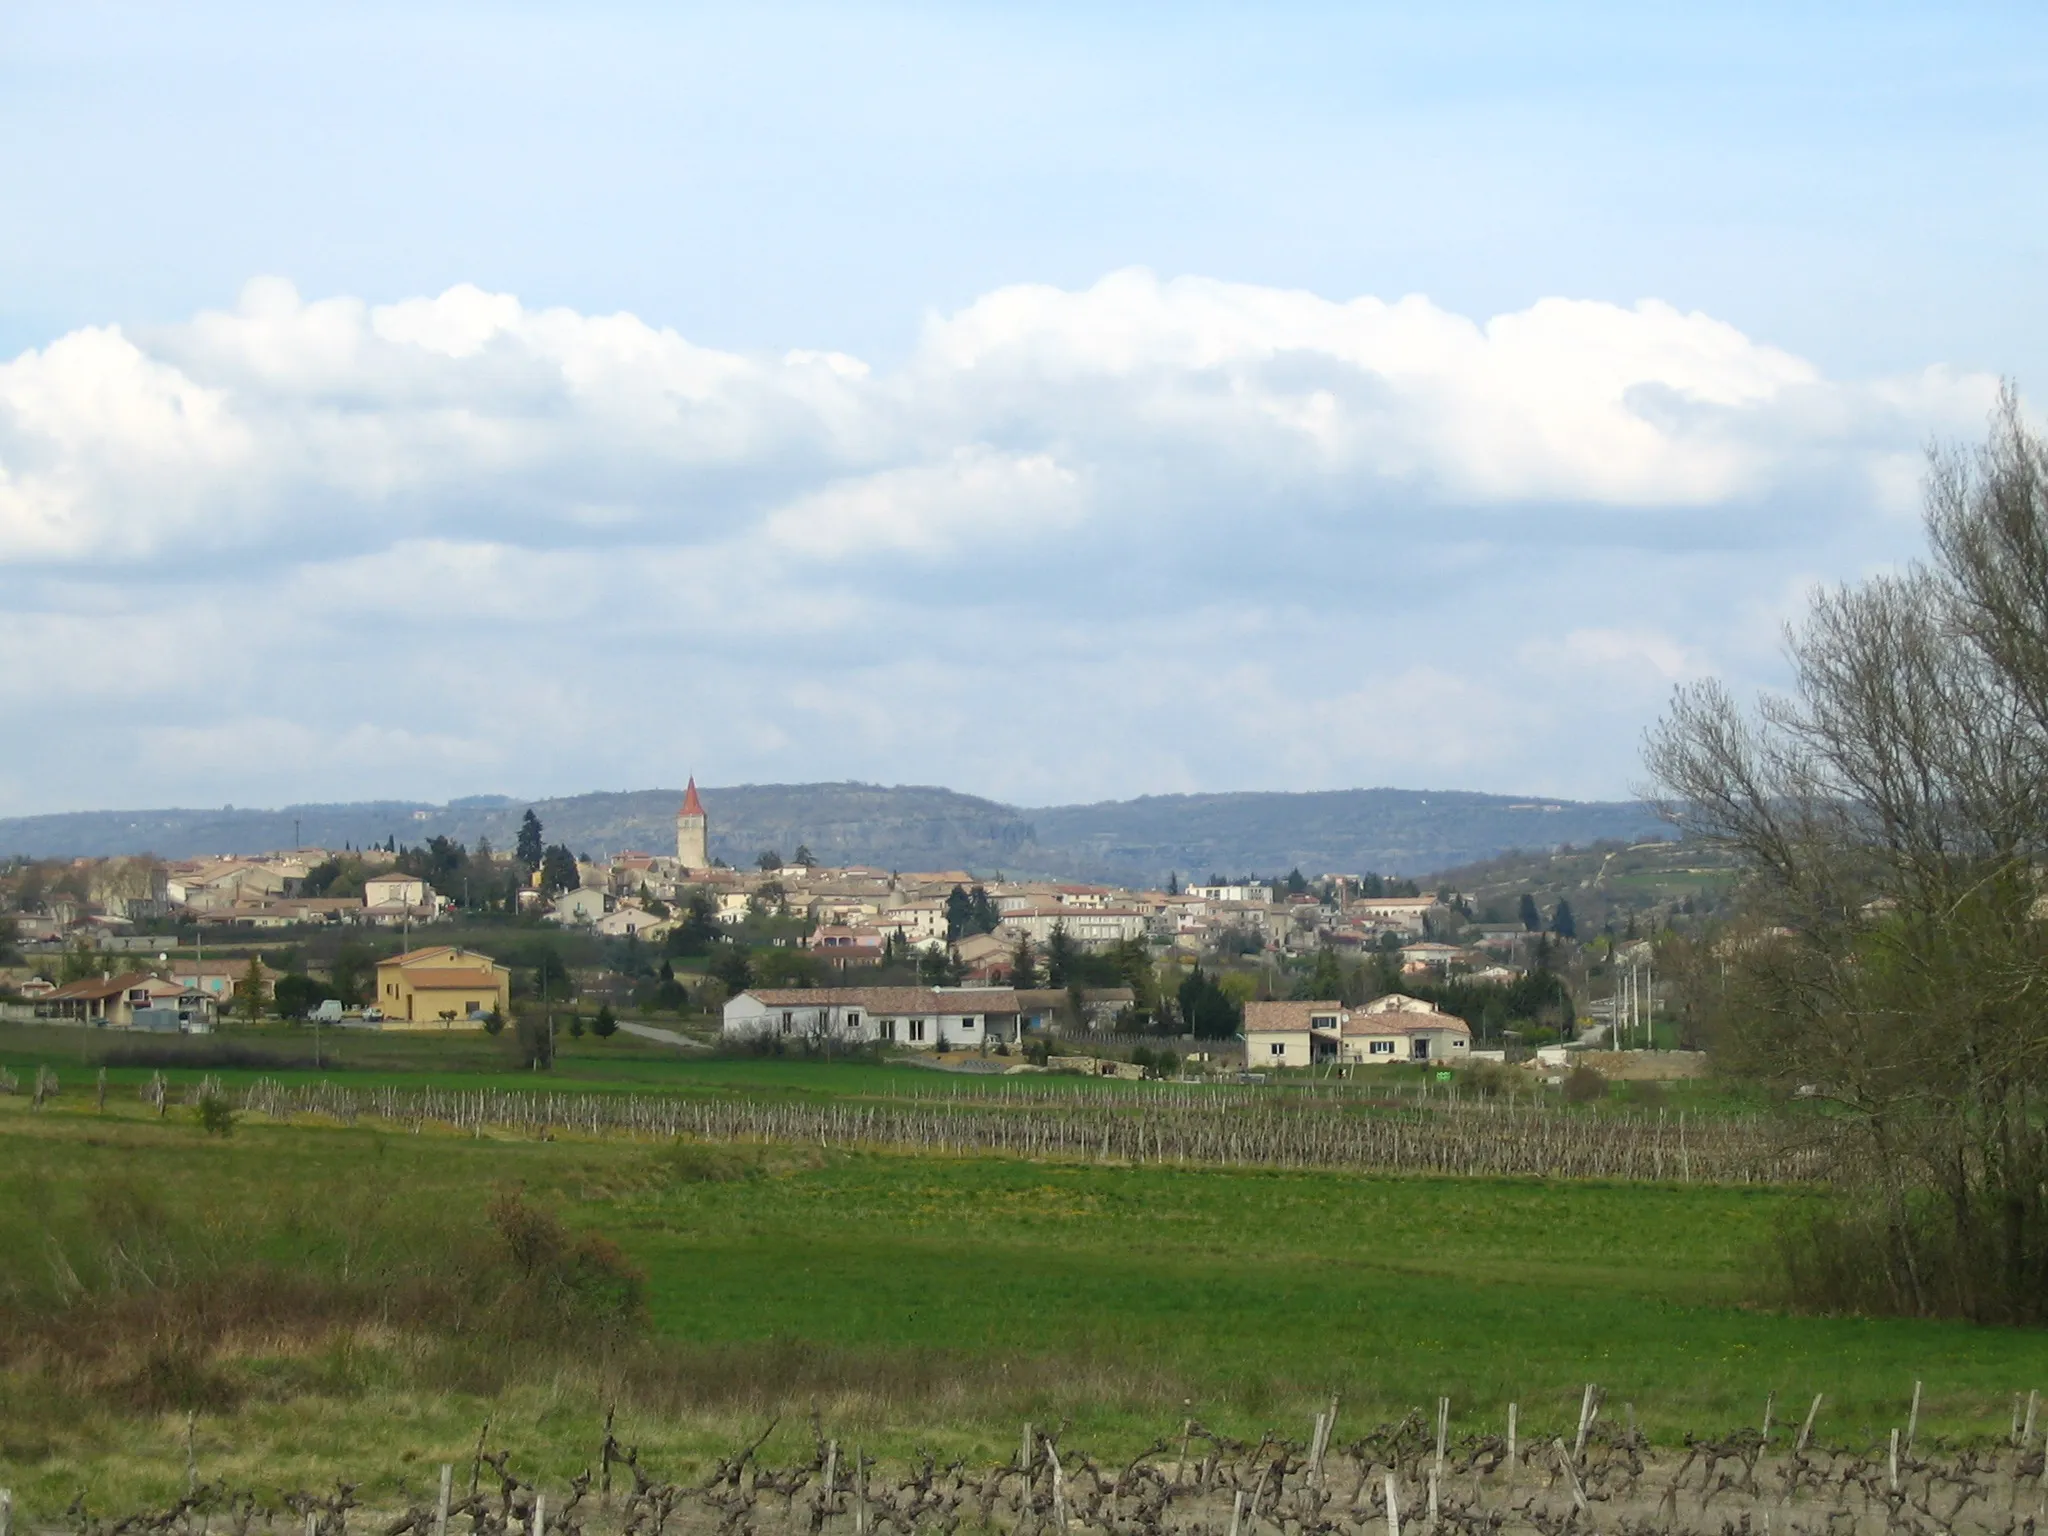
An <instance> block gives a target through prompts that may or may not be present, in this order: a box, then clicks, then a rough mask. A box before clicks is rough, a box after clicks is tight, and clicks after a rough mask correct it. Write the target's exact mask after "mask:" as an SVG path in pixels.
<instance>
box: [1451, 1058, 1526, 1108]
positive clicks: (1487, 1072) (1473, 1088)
mask: <svg viewBox="0 0 2048 1536" xmlns="http://www.w3.org/2000/svg"><path fill="white" fill-rule="evenodd" d="M1513 1085H1514V1077H1513V1076H1512V1074H1510V1073H1509V1071H1508V1069H1507V1068H1506V1067H1504V1066H1502V1065H1501V1064H1500V1063H1499V1062H1497V1061H1478V1062H1474V1063H1473V1064H1472V1065H1471V1066H1470V1067H1468V1068H1467V1069H1466V1070H1465V1072H1464V1073H1463V1074H1462V1075H1461V1076H1460V1077H1459V1079H1458V1086H1459V1087H1461V1088H1463V1089H1464V1090H1465V1091H1466V1092H1467V1093H1471V1094H1476V1095H1478V1096H1479V1097H1480V1098H1482V1099H1497V1098H1499V1097H1500V1096H1501V1095H1502V1094H1503V1093H1506V1092H1507V1091H1508V1090H1509V1088H1511V1087H1512V1086H1513Z"/></svg>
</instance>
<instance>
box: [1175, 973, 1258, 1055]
mask: <svg viewBox="0 0 2048 1536" xmlns="http://www.w3.org/2000/svg"><path fill="white" fill-rule="evenodd" d="M1177 1000H1178V1001H1179V1003H1180V1016H1181V1022H1182V1023H1183V1024H1184V1025H1185V1026H1186V1028H1187V1031H1188V1033H1189V1034H1191V1035H1196V1036H1199V1037H1200V1038H1202V1039H1204V1040H1227V1039H1229V1038H1230V1036H1232V1035H1234V1034H1236V1033H1237V1031H1238V1029H1239V1028H1240V1027H1241V1026H1242V1025H1243V1023H1244V1015H1243V1013H1242V1012H1241V1011H1240V1010H1239V1008H1238V1006H1237V1004H1236V1003H1234V1002H1232V1001H1231V1000H1230V994H1229V993H1227V992H1225V991H1224V990H1223V988H1222V987H1220V986H1219V985H1217V983H1216V982H1215V981H1214V980H1213V979H1211V978H1210V976H1209V975H1208V973H1207V972H1205V971H1204V970H1203V969H1202V968H1201V967H1200V966H1199V965H1198V966H1196V967H1195V968H1194V969H1193V970H1192V971H1190V972H1188V974H1187V976H1186V978H1185V979H1184V980H1183V981H1182V982H1181V984H1180V995H1179V998H1178V999H1177Z"/></svg>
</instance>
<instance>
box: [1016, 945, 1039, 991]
mask: <svg viewBox="0 0 2048 1536" xmlns="http://www.w3.org/2000/svg"><path fill="white" fill-rule="evenodd" d="M1010 985H1011V986H1013V987H1015V988H1017V989H1018V990H1019V991H1020V992H1027V991H1030V990H1031V989H1032V988H1034V987H1036V986H1037V985H1038V956H1036V955H1035V954H1033V953H1032V952H1031V936H1030V935H1029V934H1022V935H1019V936H1018V939H1017V947H1016V948H1015V949H1013V950H1012V951H1010Z"/></svg>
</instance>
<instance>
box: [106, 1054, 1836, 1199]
mask: <svg viewBox="0 0 2048 1536" xmlns="http://www.w3.org/2000/svg"><path fill="white" fill-rule="evenodd" d="M149 1091H150V1090H149V1089H145V1092H146V1093H147V1092H149ZM158 1091H161V1090H158ZM241 1106H242V1108H244V1109H246V1110H248V1111H251V1112H254V1113H258V1114H261V1115H264V1116H267V1117H269V1118H271V1119H275V1120H286V1119H291V1118H293V1117H298V1116H309V1115H310V1116H320V1117H324V1118H327V1119H331V1120H334V1121H337V1122H339V1123H341V1124H345V1125H353V1124H355V1123H356V1122H357V1121H359V1120H362V1119H364V1118H366V1117H369V1118H374V1119H377V1120H381V1121H384V1122H387V1123H392V1124H398V1125H408V1126H414V1127H424V1126H427V1125H433V1126H436V1127H445V1128H448V1129H452V1130H455V1131H458V1132H465V1133H469V1134H473V1135H482V1134H484V1133H486V1132H497V1133H512V1134H518V1135H528V1136H541V1137H545V1136H548V1135H552V1134H556V1133H573V1134H579V1135H585V1136H604V1135H628V1136H644V1137H677V1136H690V1137H696V1138H699V1139H702V1140H706V1141H775V1142H787V1143H796V1144H800V1145H815V1146H821V1147H841V1148H878V1149H888V1150H898V1151H916V1152H937V1153H970V1152H972V1153H996V1154H1001V1155H1006V1156H1016V1157H1058V1158H1073V1159H1081V1160H1093V1161H1099V1162H1105V1163H1112V1162H1113V1163H1128V1164H1151V1163H1166V1164H1179V1163H1187V1164H1217V1165H1238V1166H1254V1167H1272V1168H1333V1169H1348V1170H1354V1171H1359V1172H1416V1173H1435V1174H1470V1175H1490V1176H1500V1175H1518V1174H1519V1175H1535V1176H1539V1177H1545V1178H1597V1179H1631V1180H1635V1179H1647V1180H1671V1181H1675V1182H1679V1183H1708V1184H1783V1183H1798V1182H1804V1181H1809V1180H1813V1179H1816V1178H1818V1177H1820V1176H1821V1174H1822V1172H1823V1169H1824V1163H1823V1154H1822V1153H1821V1151H1820V1150H1819V1149H1817V1148H1816V1147H1813V1146H1810V1145H1809V1146H1801V1145H1797V1144H1795V1143H1793V1142H1792V1141H1791V1140H1790V1139H1789V1138H1788V1136H1787V1133H1786V1130H1785V1128H1784V1127H1783V1126H1782V1125H1780V1124H1778V1123H1776V1122H1773V1121H1769V1120H1765V1119H1762V1118H1758V1117H1740V1116H1715V1117H1711V1118H1691V1119H1689V1118H1688V1117H1687V1116H1685V1115H1683V1114H1679V1115H1666V1114H1662V1113H1657V1114H1619V1115H1606V1116H1600V1117H1594V1116H1590V1115H1585V1114H1574V1113H1571V1112H1569V1111H1565V1110H1560V1109H1556V1108H1551V1107H1547V1106H1541V1105H1533V1104H1524V1105H1516V1104H1510V1103H1504V1102H1502V1101H1500V1100H1497V1099H1492V1100H1489V1099H1469V1098H1468V1099H1465V1100H1462V1101H1461V1100H1457V1099H1452V1098H1446V1099H1442V1100H1437V1101H1434V1102H1431V1103H1428V1104H1426V1105H1419V1106H1413V1107H1409V1108H1405V1109H1402V1110H1400V1111H1398V1112H1392V1113H1342V1112H1333V1111H1334V1109H1335V1108H1336V1106H1333V1105H1331V1104H1326V1103H1324V1102H1322V1101H1321V1100H1320V1099H1318V1098H1316V1097H1312V1096H1309V1095H1290V1096H1286V1097H1284V1098H1283V1097H1278V1096H1275V1095H1271V1094H1261V1093H1259V1092H1258V1091H1257V1090H1230V1089H1197V1090H1185V1091H1180V1090H1175V1089H1172V1088H1162V1090H1161V1091H1160V1092H1159V1094H1157V1095H1156V1096H1154V1095H1147V1096H1145V1098H1144V1099H1143V1100H1135V1099H1126V1100H1121V1101H1103V1100H1083V1099H1080V1098H1078V1097H1074V1098H1062V1097H1055V1096H1052V1095H1043V1094H1040V1093H1035V1092H1031V1091H1029V1090H1027V1091H1025V1092H1023V1093H1020V1094H1018V1095H1017V1097H1015V1098H1014V1099H1003V1098H995V1097H992V1096H990V1095H989V1094H987V1093H972V1094H966V1093H960V1094H954V1095H949V1096H944V1097H941V1096H938V1095H933V1096H931V1097H929V1098H926V1099H923V1100H920V1101H917V1102H912V1103H866V1104H860V1103H824V1104H806V1103H788V1102H760V1101H754V1100H745V1099H737V1100H736V1099H720V1100H711V1099H703V1098H681V1097H673V1096H655V1095H643V1094H604V1095H598V1094H579V1093H549V1092H517V1091H506V1090H496V1089H486V1090H467V1091H465V1090H461V1089H442V1088H398V1087H376V1088H351V1087H346V1086H341V1085H337V1084H334V1083H331V1082H319V1083H312V1084H295V1085H286V1084H282V1083H279V1082H275V1081H271V1080H262V1081H258V1082H256V1083H254V1084H252V1085H251V1086H250V1087H249V1088H248V1089H247V1090H246V1091H245V1092H244V1093H243V1094H242V1095H241Z"/></svg>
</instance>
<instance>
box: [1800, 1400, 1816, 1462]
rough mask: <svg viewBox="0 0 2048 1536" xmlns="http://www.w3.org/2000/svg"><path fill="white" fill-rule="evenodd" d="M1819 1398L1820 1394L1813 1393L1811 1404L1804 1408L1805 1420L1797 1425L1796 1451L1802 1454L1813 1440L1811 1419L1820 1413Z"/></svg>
mask: <svg viewBox="0 0 2048 1536" xmlns="http://www.w3.org/2000/svg"><path fill="white" fill-rule="evenodd" d="M1820 1400H1821V1394H1820V1393H1818V1392H1816V1393H1814V1394H1813V1406H1812V1407H1810V1408H1808V1409H1807V1410H1806V1422H1805V1423H1804V1424H1802V1425H1800V1426H1799V1445H1798V1451H1799V1454H1800V1455H1802V1456H1803V1455H1805V1454H1806V1448H1807V1446H1808V1445H1810V1444H1812V1442H1813V1421H1814V1418H1815V1417H1816V1416H1817V1415H1818V1414H1819V1413H1820Z"/></svg>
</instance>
